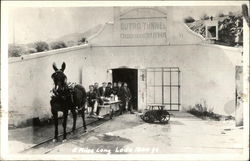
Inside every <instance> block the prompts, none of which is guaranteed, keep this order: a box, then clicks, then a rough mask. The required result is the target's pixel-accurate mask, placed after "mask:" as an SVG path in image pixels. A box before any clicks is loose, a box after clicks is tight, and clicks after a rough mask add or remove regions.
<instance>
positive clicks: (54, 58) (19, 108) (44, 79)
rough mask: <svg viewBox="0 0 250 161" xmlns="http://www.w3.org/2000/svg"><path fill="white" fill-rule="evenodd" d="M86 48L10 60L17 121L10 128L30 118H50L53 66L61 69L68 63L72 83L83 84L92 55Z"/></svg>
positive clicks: (11, 95)
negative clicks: (64, 63)
mask: <svg viewBox="0 0 250 161" xmlns="http://www.w3.org/2000/svg"><path fill="white" fill-rule="evenodd" d="M89 54H90V53H89V48H88V47H86V46H78V47H71V48H67V49H59V50H54V51H48V52H44V53H38V54H33V55H27V56H23V57H21V58H20V57H19V58H9V111H10V112H11V113H13V114H14V116H15V118H13V119H12V118H10V120H9V121H10V122H9V123H10V124H19V123H21V122H22V121H25V119H27V118H33V117H40V118H43V117H50V116H51V114H50V105H49V101H50V96H51V93H50V90H51V89H52V87H53V82H52V79H51V75H52V73H53V72H54V71H53V68H52V63H53V62H56V64H57V66H58V68H59V67H60V66H61V64H62V62H63V61H65V62H66V65H67V66H66V69H65V73H66V75H67V76H68V81H72V82H77V83H79V82H80V80H81V79H80V77H81V75H80V73H81V69H82V67H83V66H84V64H85V62H86V59H87V58H86V57H87V56H88V55H89Z"/></svg>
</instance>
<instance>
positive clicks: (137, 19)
mask: <svg viewBox="0 0 250 161" xmlns="http://www.w3.org/2000/svg"><path fill="white" fill-rule="evenodd" d="M151 10H154V12H151ZM118 23H119V25H118V26H117V28H118V30H119V35H118V38H119V39H120V42H121V44H134V45H144V44H145V45H153V44H165V43H166V41H167V17H166V14H163V13H162V12H160V11H157V10H156V9H151V8H143V9H136V10H135V9H133V10H131V11H129V12H127V13H126V14H125V15H122V16H120V18H119V22H118Z"/></svg>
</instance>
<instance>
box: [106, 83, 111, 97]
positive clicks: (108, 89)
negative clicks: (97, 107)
mask: <svg viewBox="0 0 250 161" xmlns="http://www.w3.org/2000/svg"><path fill="white" fill-rule="evenodd" d="M111 94H112V83H111V82H108V86H107V87H106V90H105V97H110V96H111Z"/></svg>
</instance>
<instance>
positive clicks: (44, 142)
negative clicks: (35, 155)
mask: <svg viewBox="0 0 250 161" xmlns="http://www.w3.org/2000/svg"><path fill="white" fill-rule="evenodd" d="M109 115H110V114H106V115H104V118H107V117H108V116H109ZM104 118H102V119H97V120H94V121H91V122H89V123H88V124H86V126H89V125H92V124H95V123H98V122H99V123H100V122H102V123H101V124H103V123H104V122H106V121H108V120H104ZM101 124H100V125H101ZM81 128H83V126H79V127H77V128H76V129H75V130H76V131H75V132H77V131H78V130H80V129H81ZM92 129H93V128H92ZM92 129H90V130H88V131H87V132H85V133H84V134H87V133H88V132H90V131H92ZM71 132H72V131H71V130H70V131H67V132H66V133H67V135H68V134H70V133H71ZM62 136H63V133H60V134H59V135H58V139H59V138H60V137H62ZM53 139H54V137H50V138H48V139H46V140H44V141H41V142H40V143H38V144H35V145H33V146H31V147H28V148H27V149H24V150H23V151H21V152H20V153H27V152H28V151H30V150H32V149H35V148H38V147H39V146H42V145H44V144H46V143H49V142H50V141H52V140H53ZM61 144H63V142H62V143H61ZM45 153H46V152H45Z"/></svg>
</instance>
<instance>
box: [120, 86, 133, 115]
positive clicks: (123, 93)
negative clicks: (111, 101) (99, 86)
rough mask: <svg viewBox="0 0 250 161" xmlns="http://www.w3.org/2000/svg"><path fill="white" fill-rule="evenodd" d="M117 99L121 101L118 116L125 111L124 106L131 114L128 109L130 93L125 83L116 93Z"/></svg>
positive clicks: (129, 108)
mask: <svg viewBox="0 0 250 161" xmlns="http://www.w3.org/2000/svg"><path fill="white" fill-rule="evenodd" d="M118 97H119V100H120V101H121V105H120V115H121V114H122V113H123V112H125V111H126V106H128V110H129V111H130V112H131V113H132V111H131V107H130V106H131V105H130V100H131V93H130V90H129V88H128V85H127V83H124V85H123V87H121V88H120V90H119V91H118Z"/></svg>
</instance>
